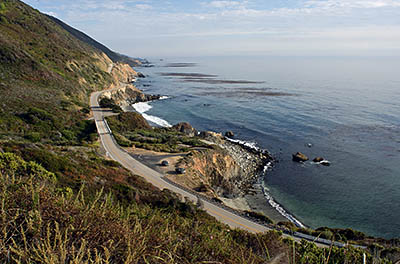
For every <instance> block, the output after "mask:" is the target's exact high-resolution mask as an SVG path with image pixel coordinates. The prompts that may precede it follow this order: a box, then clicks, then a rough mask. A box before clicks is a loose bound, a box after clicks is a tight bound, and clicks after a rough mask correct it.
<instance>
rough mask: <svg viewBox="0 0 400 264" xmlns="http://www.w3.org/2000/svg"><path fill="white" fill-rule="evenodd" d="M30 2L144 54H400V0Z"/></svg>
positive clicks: (121, 47)
mask: <svg viewBox="0 0 400 264" xmlns="http://www.w3.org/2000/svg"><path fill="white" fill-rule="evenodd" d="M25 2H26V3H27V4H29V5H31V6H33V7H34V8H37V9H38V10H40V11H41V12H44V13H47V14H50V15H53V16H55V17H57V18H59V19H61V20H63V21H64V22H66V23H68V24H69V25H71V26H73V27H75V28H77V29H79V30H81V31H83V32H85V33H87V34H88V35H90V36H91V37H93V38H95V39H96V40H98V41H99V42H101V43H103V44H105V45H106V46H108V47H109V48H111V49H112V50H115V51H118V52H121V53H124V54H127V55H130V56H137V57H149V56H153V57H154V56H215V55H241V54H243V55H272V56H281V55H286V56H310V55H314V56H365V55H372V56H399V55H400V47H399V45H398V44H399V43H400V25H399V22H400V19H399V14H400V0H377V1H370V0H347V1H346V0H324V1H318V0H287V1H268V2H267V3H265V1H261V0H248V1H193V0H188V1H177V0H171V1H155V0H142V1H139V0H114V1H112V2H110V1H108V2H107V1H105V0H98V1H94V0H84V1H66V0H51V1H50V0H27V1H25Z"/></svg>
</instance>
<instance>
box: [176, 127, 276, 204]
mask: <svg viewBox="0 0 400 264" xmlns="http://www.w3.org/2000/svg"><path fill="white" fill-rule="evenodd" d="M203 133H204V132H203ZM208 133H211V134H207V141H209V142H212V143H214V144H215V145H213V148H212V149H204V150H195V151H192V152H191V154H190V155H188V156H187V157H185V158H184V159H183V160H182V161H181V162H180V164H179V166H181V167H185V168H186V170H187V173H186V177H189V178H186V179H185V183H184V185H186V186H187V187H189V188H192V189H196V188H198V186H202V192H206V193H208V194H209V195H210V196H214V197H215V196H219V197H225V198H235V197H238V196H241V195H243V194H246V193H247V192H248V191H249V190H250V189H251V188H252V185H253V183H254V182H255V181H256V180H257V179H258V177H259V176H260V173H261V172H262V171H263V168H264V166H265V164H266V163H267V162H268V161H270V160H271V157H270V156H269V155H267V154H263V153H259V152H256V151H251V150H248V149H245V148H243V147H242V146H240V145H238V144H235V143H232V142H229V141H227V140H223V139H222V135H221V134H217V133H216V134H214V133H212V132H208ZM212 135H214V136H212ZM205 189H207V191H205Z"/></svg>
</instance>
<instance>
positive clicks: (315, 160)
mask: <svg viewBox="0 0 400 264" xmlns="http://www.w3.org/2000/svg"><path fill="white" fill-rule="evenodd" d="M323 160H324V158H322V157H316V158H315V159H313V161H314V162H321V161H323Z"/></svg>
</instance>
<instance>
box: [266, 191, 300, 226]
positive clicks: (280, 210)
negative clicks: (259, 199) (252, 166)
mask: <svg viewBox="0 0 400 264" xmlns="http://www.w3.org/2000/svg"><path fill="white" fill-rule="evenodd" d="M261 187H262V188H261V189H262V191H263V193H264V196H265V198H266V199H267V201H268V203H269V205H271V206H272V207H273V208H274V209H275V210H276V211H277V212H278V213H280V214H281V215H282V216H283V217H285V218H286V219H288V220H289V221H290V222H292V223H294V224H295V225H296V226H298V227H301V228H305V226H304V225H303V224H302V223H301V222H300V221H299V220H297V219H296V218H295V217H294V216H293V215H291V214H289V213H288V212H287V211H286V210H285V209H284V208H283V207H282V206H281V205H280V204H279V203H277V202H276V201H275V200H274V198H273V197H272V196H271V195H270V194H269V192H268V188H267V187H266V186H265V185H264V183H262V184H261Z"/></svg>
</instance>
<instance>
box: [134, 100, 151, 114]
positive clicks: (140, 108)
mask: <svg viewBox="0 0 400 264" xmlns="http://www.w3.org/2000/svg"><path fill="white" fill-rule="evenodd" d="M132 107H133V108H134V109H135V110H136V111H137V112H138V113H140V114H143V113H145V112H147V111H149V110H150V109H151V108H153V107H152V106H151V105H149V104H148V103H147V102H140V103H136V104H133V105H132Z"/></svg>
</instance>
